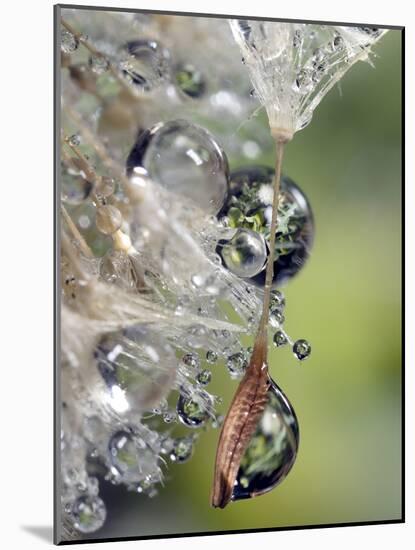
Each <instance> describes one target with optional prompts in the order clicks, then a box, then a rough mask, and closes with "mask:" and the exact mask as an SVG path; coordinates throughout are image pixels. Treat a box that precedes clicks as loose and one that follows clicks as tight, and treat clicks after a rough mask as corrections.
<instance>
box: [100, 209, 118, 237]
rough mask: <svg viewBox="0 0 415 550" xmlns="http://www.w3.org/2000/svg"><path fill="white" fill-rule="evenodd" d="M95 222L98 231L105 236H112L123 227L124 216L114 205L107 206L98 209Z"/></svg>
mask: <svg viewBox="0 0 415 550" xmlns="http://www.w3.org/2000/svg"><path fill="white" fill-rule="evenodd" d="M95 222H96V226H97V229H98V231H101V233H103V234H104V235H112V234H113V233H115V232H116V231H118V229H119V228H120V227H121V224H122V215H121V212H120V211H119V210H118V208H116V207H115V206H113V205H112V204H105V205H103V206H99V207H98V208H97V211H96V217H95Z"/></svg>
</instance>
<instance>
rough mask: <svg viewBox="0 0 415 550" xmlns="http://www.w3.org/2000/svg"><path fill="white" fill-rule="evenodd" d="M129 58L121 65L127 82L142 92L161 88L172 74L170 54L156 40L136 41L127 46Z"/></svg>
mask: <svg viewBox="0 0 415 550" xmlns="http://www.w3.org/2000/svg"><path fill="white" fill-rule="evenodd" d="M125 49H126V52H127V55H128V57H127V58H126V59H124V60H123V61H122V62H121V63H120V68H121V70H122V71H123V73H124V75H125V77H126V78H127V80H129V81H130V82H131V84H133V85H134V86H136V87H137V88H138V89H140V90H142V91H146V92H148V91H150V90H153V89H154V88H156V87H158V86H160V85H161V84H162V83H163V82H164V81H165V80H166V79H167V78H168V75H169V72H170V54H169V52H168V50H166V49H165V48H164V47H163V46H162V45H161V44H159V43H158V42H156V41H154V40H134V41H131V42H128V43H127V45H126V48H125Z"/></svg>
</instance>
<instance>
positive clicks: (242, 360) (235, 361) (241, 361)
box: [226, 352, 248, 378]
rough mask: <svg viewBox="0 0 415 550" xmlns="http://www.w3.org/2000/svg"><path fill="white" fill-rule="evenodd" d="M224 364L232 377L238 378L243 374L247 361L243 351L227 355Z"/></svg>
mask: <svg viewBox="0 0 415 550" xmlns="http://www.w3.org/2000/svg"><path fill="white" fill-rule="evenodd" d="M226 366H227V368H228V371H229V374H230V375H231V376H232V378H239V377H241V376H242V375H243V374H244V372H245V370H246V368H247V366H248V361H247V359H246V356H245V354H244V353H242V352H237V353H234V354H233V355H231V356H229V357H228V360H227V361H226Z"/></svg>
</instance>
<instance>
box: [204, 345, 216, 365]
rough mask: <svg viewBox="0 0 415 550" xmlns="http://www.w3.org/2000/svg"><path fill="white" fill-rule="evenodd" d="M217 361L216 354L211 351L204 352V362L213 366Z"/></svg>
mask: <svg viewBox="0 0 415 550" xmlns="http://www.w3.org/2000/svg"><path fill="white" fill-rule="evenodd" d="M217 360H218V354H217V353H216V352H215V351H213V350H211V349H210V350H208V351H207V352H206V361H207V362H208V363H210V364H211V365H213V364H214V363H216V361H217Z"/></svg>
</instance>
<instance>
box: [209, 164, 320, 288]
mask: <svg viewBox="0 0 415 550" xmlns="http://www.w3.org/2000/svg"><path fill="white" fill-rule="evenodd" d="M273 179H274V171H273V170H272V169H270V168H267V167H265V166H249V167H244V168H241V169H240V170H237V171H235V172H232V173H231V175H230V184H229V192H228V196H227V199H226V202H225V205H224V206H223V208H222V210H221V211H220V212H219V214H218V218H219V219H223V218H227V219H228V222H229V226H230V227H235V228H245V229H250V230H251V231H254V232H256V233H259V234H261V235H262V236H263V237H264V238H265V242H266V243H267V250H268V247H269V240H270V225H271V216H272V196H273V187H272V183H273ZM313 239H314V220H313V214H312V211H311V207H310V204H309V202H308V200H307V197H306V196H305V194H304V193H303V191H302V190H301V189H300V188H299V187H298V186H297V185H296V184H295V183H294V182H293V181H292V180H291V179H289V178H288V177H286V176H283V177H282V179H281V190H280V197H279V206H278V225H277V232H276V242H275V253H276V254H275V259H274V279H273V284H274V285H280V284H283V283H285V282H286V281H287V280H288V279H290V278H291V277H293V276H294V275H295V274H296V273H298V271H300V269H301V268H302V267H303V265H304V264H305V262H306V260H307V258H308V256H309V252H310V248H311V246H312V243H313ZM267 260H268V254H267ZM249 282H251V283H254V284H256V285H258V286H263V285H264V283H265V269H261V270H260V271H259V273H257V274H256V275H254V276H252V277H250V278H249Z"/></svg>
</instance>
